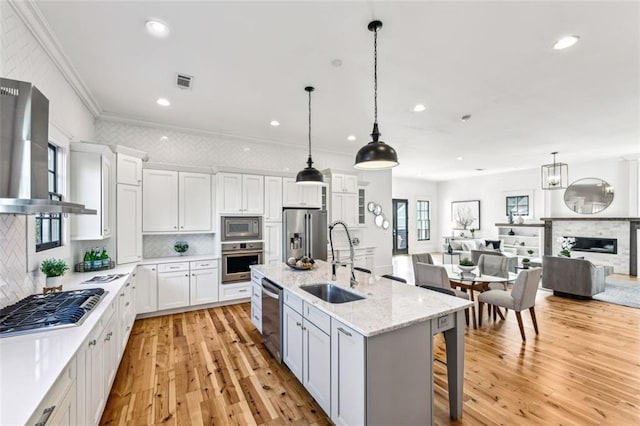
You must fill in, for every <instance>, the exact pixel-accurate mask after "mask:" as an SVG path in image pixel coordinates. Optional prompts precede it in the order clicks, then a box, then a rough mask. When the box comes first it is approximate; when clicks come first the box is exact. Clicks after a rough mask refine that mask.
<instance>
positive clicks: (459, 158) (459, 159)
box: [456, 157, 464, 161]
mask: <svg viewBox="0 0 640 426" xmlns="http://www.w3.org/2000/svg"><path fill="white" fill-rule="evenodd" d="M456 160H458V161H462V160H464V158H462V157H456Z"/></svg>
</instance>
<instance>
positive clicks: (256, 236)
mask: <svg viewBox="0 0 640 426" xmlns="http://www.w3.org/2000/svg"><path fill="white" fill-rule="evenodd" d="M220 222H221V226H222V232H221V234H222V238H221V239H222V241H243V240H261V239H262V217H260V216H222V217H221V218H220Z"/></svg>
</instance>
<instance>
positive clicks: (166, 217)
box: [142, 169, 178, 232]
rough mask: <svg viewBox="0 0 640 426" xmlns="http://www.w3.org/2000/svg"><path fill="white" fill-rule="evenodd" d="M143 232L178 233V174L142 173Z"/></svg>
mask: <svg viewBox="0 0 640 426" xmlns="http://www.w3.org/2000/svg"><path fill="white" fill-rule="evenodd" d="M142 231H143V232H171V231H173V232H177V231H178V172H176V171H173V170H153V169H144V170H143V171H142Z"/></svg>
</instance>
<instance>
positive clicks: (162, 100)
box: [156, 98, 171, 107]
mask: <svg viewBox="0 0 640 426" xmlns="http://www.w3.org/2000/svg"><path fill="white" fill-rule="evenodd" d="M156 103H157V104H158V105H160V106H164V107H168V106H169V105H171V102H169V99H167V98H158V100H157V101H156Z"/></svg>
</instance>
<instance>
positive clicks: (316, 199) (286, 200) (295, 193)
mask: <svg viewBox="0 0 640 426" xmlns="http://www.w3.org/2000/svg"><path fill="white" fill-rule="evenodd" d="M282 205H283V206H284V207H314V208H315V207H321V206H322V186H321V185H299V184H297V183H296V180H295V178H283V179H282Z"/></svg>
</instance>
